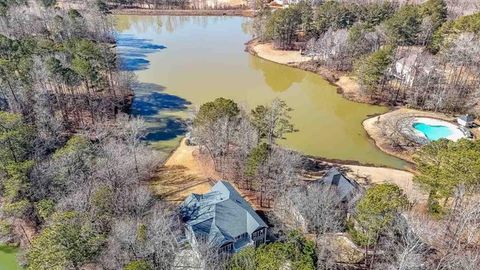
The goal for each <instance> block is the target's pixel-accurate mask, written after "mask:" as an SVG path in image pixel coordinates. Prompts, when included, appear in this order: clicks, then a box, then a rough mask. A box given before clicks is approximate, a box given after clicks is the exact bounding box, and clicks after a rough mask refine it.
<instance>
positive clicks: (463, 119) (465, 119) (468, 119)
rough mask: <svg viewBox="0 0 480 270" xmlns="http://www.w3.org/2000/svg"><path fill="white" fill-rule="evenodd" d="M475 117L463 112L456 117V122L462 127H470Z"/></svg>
mask: <svg viewBox="0 0 480 270" xmlns="http://www.w3.org/2000/svg"><path fill="white" fill-rule="evenodd" d="M474 121H475V117H474V116H473V115H471V114H464V115H461V116H459V117H458V118H457V123H458V124H459V125H461V126H463V127H472V126H473V122H474Z"/></svg>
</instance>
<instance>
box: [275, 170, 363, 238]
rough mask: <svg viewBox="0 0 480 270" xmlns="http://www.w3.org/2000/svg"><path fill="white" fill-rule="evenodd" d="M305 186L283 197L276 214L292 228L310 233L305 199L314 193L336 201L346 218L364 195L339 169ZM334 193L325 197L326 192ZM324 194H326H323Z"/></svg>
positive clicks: (358, 186) (279, 199)
mask: <svg viewBox="0 0 480 270" xmlns="http://www.w3.org/2000/svg"><path fill="white" fill-rule="evenodd" d="M309 182H310V183H309V184H307V185H305V186H299V187H295V188H294V189H292V190H290V191H289V192H287V193H286V194H284V195H282V196H281V197H280V198H278V199H277V200H276V202H275V214H276V215H277V216H278V217H279V218H280V219H282V220H283V222H284V223H285V224H286V225H287V226H289V227H292V228H299V229H301V230H302V231H303V232H305V233H308V232H309V220H307V216H308V212H309V209H308V206H306V205H305V200H304V197H305V196H307V195H308V194H312V192H313V193H314V196H327V197H325V198H327V199H328V200H331V199H335V197H330V196H337V198H336V199H335V201H337V202H339V205H338V207H340V208H341V209H343V210H344V214H345V216H346V215H347V212H348V209H349V208H350V207H351V206H352V205H354V204H355V202H356V201H357V200H358V199H359V198H360V196H361V194H362V187H361V186H360V185H359V184H358V183H357V182H356V181H354V180H351V179H349V178H347V177H346V176H345V175H343V174H342V173H341V172H340V171H339V170H338V169H337V168H332V169H330V170H328V171H327V172H326V173H325V175H324V176H323V177H322V178H320V179H317V180H314V181H311V180H309ZM330 191H332V192H333V193H331V194H329V195H325V192H330ZM322 193H324V194H322Z"/></svg>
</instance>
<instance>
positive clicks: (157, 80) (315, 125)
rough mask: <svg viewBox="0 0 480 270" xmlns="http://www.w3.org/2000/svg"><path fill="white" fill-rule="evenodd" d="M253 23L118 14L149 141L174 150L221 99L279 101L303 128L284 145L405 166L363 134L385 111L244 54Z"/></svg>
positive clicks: (125, 63) (136, 109) (135, 109)
mask: <svg viewBox="0 0 480 270" xmlns="http://www.w3.org/2000/svg"><path fill="white" fill-rule="evenodd" d="M250 23H251V20H250V19H248V18H242V17H188V16H126V15H121V16H117V31H118V33H117V40H118V43H119V44H118V50H119V52H120V54H121V59H122V67H123V68H124V69H126V70H132V71H134V72H135V73H136V74H137V76H138V79H139V81H140V82H141V83H140V85H137V87H136V90H135V91H136V97H135V100H134V103H133V106H132V113H133V114H134V115H140V116H143V117H144V118H145V119H146V120H147V121H148V122H149V124H150V125H151V129H150V134H149V136H148V139H149V140H151V141H154V142H158V143H157V146H163V147H166V148H169V147H172V146H174V145H175V144H176V143H177V142H178V139H179V138H180V137H181V136H182V135H183V134H184V133H185V131H186V128H185V124H184V121H183V119H185V117H188V116H189V113H188V111H189V108H191V107H192V106H198V105H200V104H202V103H204V102H207V101H211V100H213V99H215V98H217V97H225V98H230V99H234V100H235V101H237V102H238V103H240V104H242V105H243V106H247V107H248V108H253V107H254V106H256V105H259V104H266V103H268V102H270V101H272V100H273V99H274V98H276V97H278V98H281V99H283V100H285V101H286V102H287V104H288V105H289V106H290V107H292V108H293V109H294V111H293V113H292V121H293V123H294V124H295V127H296V128H297V129H298V130H299V132H296V133H294V134H289V135H287V138H286V140H284V141H282V142H281V143H282V144H283V145H285V146H287V147H289V148H292V149H295V150H298V151H301V152H303V153H306V154H309V155H315V156H320V157H326V158H331V159H342V160H355V161H359V162H362V163H370V164H376V165H384V166H389V167H395V168H401V167H403V166H404V162H403V161H401V160H399V159H397V158H394V157H392V156H389V155H387V154H385V153H383V152H382V151H380V150H379V149H378V148H376V147H375V145H374V144H373V142H372V141H371V140H370V139H369V138H368V137H367V134H366V132H365V131H364V130H363V128H362V125H361V123H362V121H363V120H364V119H366V118H368V116H369V115H374V114H379V113H384V112H386V111H387V109H386V108H384V107H379V106H371V105H366V104H359V103H355V102H351V101H347V100H345V99H344V98H342V97H341V95H339V94H337V92H336V88H335V87H334V86H332V85H331V84H329V83H328V82H327V81H326V80H324V79H322V78H321V77H320V76H318V75H315V74H313V73H310V72H305V71H302V70H299V69H295V68H291V67H287V66H283V65H279V64H276V63H272V62H269V61H266V60H263V59H260V58H258V57H254V56H251V55H249V54H248V53H246V52H244V49H245V45H244V43H245V42H247V41H248V40H249V39H250V34H249V29H250Z"/></svg>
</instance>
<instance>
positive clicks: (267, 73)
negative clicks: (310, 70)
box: [250, 57, 307, 92]
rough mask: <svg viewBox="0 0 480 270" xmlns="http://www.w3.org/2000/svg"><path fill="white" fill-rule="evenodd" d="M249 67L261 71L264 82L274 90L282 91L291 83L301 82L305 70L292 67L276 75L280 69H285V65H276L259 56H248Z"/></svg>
mask: <svg viewBox="0 0 480 270" xmlns="http://www.w3.org/2000/svg"><path fill="white" fill-rule="evenodd" d="M250 67H252V68H253V69H255V70H260V71H261V72H262V73H263V78H264V79H265V82H266V83H267V84H268V85H269V86H270V87H271V88H272V90H273V91H275V92H283V91H286V90H288V89H289V88H290V87H291V86H292V84H294V83H299V82H302V81H303V79H304V78H305V76H306V75H307V73H306V72H303V71H301V70H296V69H292V70H291V71H289V72H286V73H283V74H282V76H278V75H279V74H280V73H282V72H281V71H285V67H284V66H282V65H278V64H275V63H272V62H269V61H266V60H263V59H261V58H259V57H251V58H250Z"/></svg>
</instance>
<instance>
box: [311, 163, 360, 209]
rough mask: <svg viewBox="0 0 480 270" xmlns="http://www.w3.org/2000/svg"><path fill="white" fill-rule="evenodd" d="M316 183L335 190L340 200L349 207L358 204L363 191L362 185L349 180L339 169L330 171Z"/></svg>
mask: <svg viewBox="0 0 480 270" xmlns="http://www.w3.org/2000/svg"><path fill="white" fill-rule="evenodd" d="M316 183H317V184H319V185H324V186H327V187H330V188H331V189H333V190H334V191H335V192H336V193H337V195H338V198H339V200H340V201H341V202H342V203H344V204H347V205H352V204H354V203H355V202H356V200H357V199H358V195H359V194H360V190H361V187H360V185H359V184H358V183H357V182H356V181H354V180H351V179H349V178H347V177H346V176H345V175H344V174H343V173H341V172H340V171H339V170H338V169H337V168H332V169H330V170H328V171H327V173H326V174H325V176H324V177H323V178H322V179H321V180H320V181H317V182H316Z"/></svg>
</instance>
